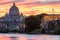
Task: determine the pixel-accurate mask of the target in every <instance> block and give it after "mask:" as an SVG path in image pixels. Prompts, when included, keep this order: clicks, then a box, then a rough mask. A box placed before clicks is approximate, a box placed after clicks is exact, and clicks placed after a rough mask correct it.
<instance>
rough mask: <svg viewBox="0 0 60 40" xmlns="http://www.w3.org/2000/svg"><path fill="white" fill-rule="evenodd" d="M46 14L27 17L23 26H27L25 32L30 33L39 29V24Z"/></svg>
mask: <svg viewBox="0 0 60 40" xmlns="http://www.w3.org/2000/svg"><path fill="white" fill-rule="evenodd" d="M45 15H46V14H40V15H36V16H29V17H27V18H26V19H25V24H26V25H27V27H26V31H27V32H31V31H33V30H35V29H38V28H40V27H39V25H40V24H41V19H42V18H43V17H44V16H45Z"/></svg>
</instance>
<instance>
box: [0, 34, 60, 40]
mask: <svg viewBox="0 0 60 40" xmlns="http://www.w3.org/2000/svg"><path fill="white" fill-rule="evenodd" d="M0 40H60V35H28V34H1V33H0Z"/></svg>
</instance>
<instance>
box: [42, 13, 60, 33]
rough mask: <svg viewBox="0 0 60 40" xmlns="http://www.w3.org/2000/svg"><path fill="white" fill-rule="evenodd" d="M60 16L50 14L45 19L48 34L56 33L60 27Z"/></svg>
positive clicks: (44, 23)
mask: <svg viewBox="0 0 60 40" xmlns="http://www.w3.org/2000/svg"><path fill="white" fill-rule="evenodd" d="M59 24H60V14H48V15H46V16H44V18H43V26H44V28H45V30H46V32H48V31H50V32H54V31H55V29H56V27H57V26H58V27H59V26H60V25H59Z"/></svg>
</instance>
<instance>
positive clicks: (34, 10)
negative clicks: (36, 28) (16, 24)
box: [0, 0, 60, 16]
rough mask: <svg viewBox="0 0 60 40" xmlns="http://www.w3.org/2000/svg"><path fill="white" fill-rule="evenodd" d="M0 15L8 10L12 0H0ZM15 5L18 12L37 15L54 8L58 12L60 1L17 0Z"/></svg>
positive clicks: (59, 11)
mask: <svg viewBox="0 0 60 40" xmlns="http://www.w3.org/2000/svg"><path fill="white" fill-rule="evenodd" d="M0 1H1V2H0V15H2V16H3V15H5V14H6V12H7V13H8V12H9V9H10V7H11V6H12V4H13V2H12V1H11V0H0ZM16 6H17V7H18V8H19V10H20V12H21V13H23V14H24V15H37V14H41V13H52V9H54V11H55V13H60V3H59V2H58V3H57V2H56V3H54V2H50V3H45V4H44V3H42V2H40V1H37V0H23V1H19V0H17V2H16Z"/></svg>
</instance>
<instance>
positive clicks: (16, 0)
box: [11, 0, 25, 2]
mask: <svg viewBox="0 0 60 40" xmlns="http://www.w3.org/2000/svg"><path fill="white" fill-rule="evenodd" d="M11 1H15V2H24V1H25V0H11Z"/></svg>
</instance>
